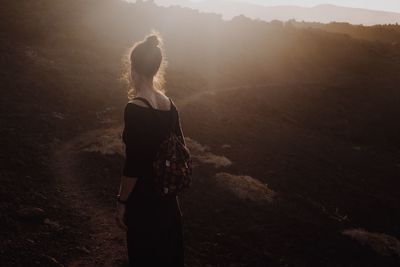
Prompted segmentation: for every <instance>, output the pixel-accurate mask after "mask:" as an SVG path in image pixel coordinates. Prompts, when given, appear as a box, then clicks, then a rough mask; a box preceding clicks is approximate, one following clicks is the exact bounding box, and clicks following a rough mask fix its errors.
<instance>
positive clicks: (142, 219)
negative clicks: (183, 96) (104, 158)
mask: <svg viewBox="0 0 400 267" xmlns="http://www.w3.org/2000/svg"><path fill="white" fill-rule="evenodd" d="M160 41H161V38H160V37H159V34H152V35H149V36H147V37H146V38H145V40H143V41H141V42H138V43H136V44H135V45H134V46H133V49H132V51H131V53H130V80H131V85H132V87H133V89H132V90H130V99H131V100H130V101H129V103H128V104H127V105H126V107H125V111H124V122H125V125H124V131H123V134H122V137H123V141H124V143H125V152H126V158H125V164H124V168H123V173H122V174H123V175H122V177H121V184H120V189H119V194H118V196H117V200H118V202H117V212H116V220H117V223H118V225H119V226H120V227H121V228H122V229H125V230H126V231H127V245H128V258H129V266H135V267H141V266H146V267H148V266H155V267H157V266H160V267H161V266H162V267H182V266H184V247H183V229H182V211H181V209H180V206H179V199H178V196H173V197H160V196H159V195H158V194H157V193H156V191H155V189H154V187H153V181H154V179H153V178H154V177H153V174H152V160H153V158H154V156H155V155H156V152H157V149H158V146H159V145H160V144H161V142H162V141H163V139H164V138H165V137H166V134H167V132H168V129H169V126H170V123H171V122H172V116H176V117H175V121H176V123H175V127H174V128H175V132H176V133H177V134H178V135H180V136H181V137H182V138H183V133H182V129H181V124H180V119H179V113H178V111H177V109H176V106H175V105H174V103H173V101H172V100H171V99H170V98H169V97H167V96H166V95H165V94H164V90H163V89H162V88H161V87H160V85H162V81H163V67H164V66H165V62H164V61H165V60H163V58H164V57H163V51H162V49H161V48H160V46H161V43H160ZM137 97H140V98H142V100H140V99H138V98H137Z"/></svg>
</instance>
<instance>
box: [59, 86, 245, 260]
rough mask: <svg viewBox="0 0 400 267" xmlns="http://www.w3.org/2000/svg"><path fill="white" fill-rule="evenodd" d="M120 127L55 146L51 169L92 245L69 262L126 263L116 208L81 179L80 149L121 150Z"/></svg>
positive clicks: (182, 102)
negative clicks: (100, 198) (86, 186)
mask: <svg viewBox="0 0 400 267" xmlns="http://www.w3.org/2000/svg"><path fill="white" fill-rule="evenodd" d="M243 88H245V86H234V87H229V88H222V89H210V90H205V91H202V92H200V93H197V94H195V95H192V96H190V97H187V98H185V99H182V100H180V101H177V102H176V104H177V106H179V108H180V109H182V108H184V106H186V105H187V104H189V103H191V102H192V101H195V100H197V99H198V98H200V97H202V96H203V95H206V94H214V93H217V92H222V91H230V90H238V89H243ZM120 131H121V128H120V127H113V128H105V129H96V130H93V131H89V132H86V133H83V134H80V135H78V136H76V137H75V138H73V139H71V140H69V141H67V142H65V143H62V144H59V145H57V146H56V147H55V149H54V152H53V164H52V169H53V171H54V174H55V177H56V179H57V181H56V182H57V186H58V191H59V192H60V193H61V195H62V197H63V198H64V199H65V201H66V202H67V204H68V206H69V207H70V208H71V209H73V210H75V211H76V212H77V213H78V214H80V215H81V217H82V220H88V222H89V229H87V231H88V232H89V233H90V237H91V244H90V247H87V248H86V247H83V248H79V249H81V250H82V251H83V252H85V253H86V254H87V256H86V257H84V258H82V259H80V260H78V261H75V262H71V263H69V264H68V266H71V267H72V266H73V267H75V266H127V258H126V255H127V252H126V243H125V232H123V231H122V230H121V229H119V228H118V227H117V226H116V223H115V219H114V210H111V209H109V208H106V207H104V205H103V204H102V203H101V201H99V200H98V199H96V197H95V196H94V195H93V193H92V192H90V191H88V190H85V188H84V186H83V183H82V181H83V179H84V177H82V175H83V174H82V173H81V172H80V171H79V153H82V152H83V151H85V150H87V151H91V150H92V151H93V150H94V151H96V149H97V148H98V151H100V152H102V153H104V154H113V153H121V152H122V150H121V149H122V147H118V144H116V142H115V140H119V139H118V138H117V136H118V134H119V133H120ZM112 140H114V141H112ZM121 145H122V144H121ZM96 146H97V148H96ZM102 150H103V151H102Z"/></svg>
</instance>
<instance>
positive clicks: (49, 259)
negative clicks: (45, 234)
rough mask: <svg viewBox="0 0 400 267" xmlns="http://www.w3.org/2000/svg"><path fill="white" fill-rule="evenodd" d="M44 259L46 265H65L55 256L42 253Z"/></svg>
mask: <svg viewBox="0 0 400 267" xmlns="http://www.w3.org/2000/svg"><path fill="white" fill-rule="evenodd" d="M42 257H43V259H44V261H45V262H46V265H45V266H54V267H64V265H63V264H61V263H59V262H58V261H57V260H56V259H55V258H53V257H50V256H48V255H42Z"/></svg>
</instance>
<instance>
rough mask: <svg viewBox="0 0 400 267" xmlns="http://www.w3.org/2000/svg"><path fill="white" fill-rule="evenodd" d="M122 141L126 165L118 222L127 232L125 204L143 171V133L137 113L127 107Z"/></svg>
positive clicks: (117, 216)
mask: <svg viewBox="0 0 400 267" xmlns="http://www.w3.org/2000/svg"><path fill="white" fill-rule="evenodd" d="M122 139H123V142H124V143H125V163H124V167H123V170H122V175H121V182H120V186H119V191H118V195H117V198H118V202H117V213H116V220H117V224H118V226H119V227H120V228H122V229H124V230H126V229H127V227H126V221H125V203H126V202H127V201H128V198H129V196H130V194H131V192H132V191H133V189H134V188H135V185H136V182H137V180H138V178H139V176H140V175H139V174H140V170H141V165H142V164H141V158H142V155H141V152H142V150H143V148H142V143H143V141H142V139H143V133H142V131H141V129H140V123H139V120H138V117H137V116H136V115H135V112H133V110H131V109H130V108H129V105H127V106H126V108H125V111H124V130H123V133H122Z"/></svg>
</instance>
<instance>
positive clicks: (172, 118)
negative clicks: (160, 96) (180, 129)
mask: <svg viewBox="0 0 400 267" xmlns="http://www.w3.org/2000/svg"><path fill="white" fill-rule="evenodd" d="M132 99H139V100H141V101H142V102H144V103H145V104H146V105H147V106H148V107H149V108H150V109H151V110H152V111H153V113H154V114H155V115H156V116H157V117H158V114H157V113H156V111H157V110H156V109H155V108H153V106H152V105H151V104H150V102H149V101H148V100H147V99H146V98H144V97H140V96H136V97H134V98H132ZM168 99H169V102H170V103H171V108H170V117H171V126H170V131H174V130H175V127H174V126H175V122H176V118H175V116H174V111H175V110H176V106H175V104H174V102H173V101H172V99H171V98H170V97H169V96H168Z"/></svg>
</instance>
